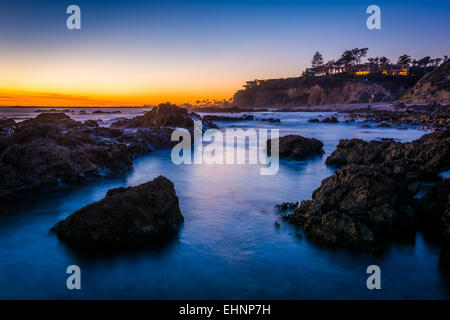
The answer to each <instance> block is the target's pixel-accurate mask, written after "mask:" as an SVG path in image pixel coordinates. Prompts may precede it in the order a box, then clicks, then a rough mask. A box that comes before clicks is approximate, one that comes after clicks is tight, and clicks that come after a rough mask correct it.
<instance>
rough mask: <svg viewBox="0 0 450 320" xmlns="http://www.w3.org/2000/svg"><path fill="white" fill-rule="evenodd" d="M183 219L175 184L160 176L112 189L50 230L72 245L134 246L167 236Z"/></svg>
mask: <svg viewBox="0 0 450 320" xmlns="http://www.w3.org/2000/svg"><path fill="white" fill-rule="evenodd" d="M182 222H183V216H182V214H181V212H180V207H179V204H178V197H177V195H176V193H175V188H174V185H173V183H172V182H171V181H170V180H169V179H167V178H165V177H163V176H159V177H158V178H156V179H154V180H153V181H151V182H147V183H144V184H141V185H139V186H136V187H128V188H117V189H111V190H109V191H108V193H107V194H106V197H105V198H103V199H102V200H100V201H98V202H94V203H92V204H89V205H87V206H86V207H84V208H82V209H80V210H78V211H76V212H75V213H73V214H72V215H70V216H69V217H67V218H66V219H64V220H62V221H60V222H58V223H57V224H56V225H55V226H54V227H53V228H52V229H51V230H52V231H54V232H55V233H56V234H57V235H58V238H60V239H61V240H63V241H65V242H67V243H68V244H70V245H73V246H78V247H88V248H100V247H101V248H104V247H108V248H118V247H135V246H145V245H150V244H152V243H153V242H154V241H157V240H161V239H165V238H167V237H170V236H171V235H173V234H174V233H175V232H176V231H177V229H178V227H179V226H180V224H181V223H182Z"/></svg>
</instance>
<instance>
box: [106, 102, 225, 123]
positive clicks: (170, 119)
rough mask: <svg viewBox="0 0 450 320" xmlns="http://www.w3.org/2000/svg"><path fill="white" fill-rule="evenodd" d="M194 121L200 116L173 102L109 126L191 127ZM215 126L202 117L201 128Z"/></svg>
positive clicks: (200, 118) (198, 119)
mask: <svg viewBox="0 0 450 320" xmlns="http://www.w3.org/2000/svg"><path fill="white" fill-rule="evenodd" d="M194 121H202V117H201V116H200V115H198V114H197V113H195V112H188V111H187V109H185V108H181V107H178V106H177V105H174V104H169V103H163V104H160V105H159V106H158V107H155V108H153V109H152V110H150V111H148V112H146V113H145V114H144V115H143V116H137V117H135V118H133V119H122V120H118V121H116V122H114V123H113V124H112V125H111V127H115V128H153V127H156V128H160V127H176V128H185V129H193V128H194ZM215 127H216V126H215V125H214V124H213V123H212V122H211V121H209V120H207V119H203V129H209V128H215Z"/></svg>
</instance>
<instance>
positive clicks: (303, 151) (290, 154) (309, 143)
mask: <svg viewBox="0 0 450 320" xmlns="http://www.w3.org/2000/svg"><path fill="white" fill-rule="evenodd" d="M272 140H273V139H269V140H267V148H266V149H267V153H268V154H269V155H270V154H271V144H272ZM278 140H279V141H278V143H279V155H280V157H286V158H294V159H297V160H304V159H308V158H312V157H314V156H318V155H322V154H323V153H324V151H323V149H322V147H323V143H322V141H320V140H317V139H314V138H305V137H302V136H298V135H288V136H284V137H280V138H279V139H278Z"/></svg>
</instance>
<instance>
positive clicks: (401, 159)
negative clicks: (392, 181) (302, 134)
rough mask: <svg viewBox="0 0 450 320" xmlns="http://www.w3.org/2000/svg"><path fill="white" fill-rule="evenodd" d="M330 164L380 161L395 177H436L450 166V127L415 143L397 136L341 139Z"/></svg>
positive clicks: (374, 162) (328, 159)
mask: <svg viewBox="0 0 450 320" xmlns="http://www.w3.org/2000/svg"><path fill="white" fill-rule="evenodd" d="M326 163H327V164H328V165H333V166H343V165H347V164H366V165H367V164H379V165H381V167H382V169H383V170H384V171H385V172H386V173H387V174H388V175H392V176H396V178H398V177H399V176H405V177H407V176H408V175H409V176H413V175H414V176H417V178H419V177H420V178H422V179H432V178H434V177H435V176H436V175H437V174H438V173H440V172H442V171H446V170H449V169H450V130H441V131H437V132H434V133H430V134H426V135H424V136H422V137H421V138H420V139H417V140H414V141H412V142H407V143H401V142H396V141H394V140H393V139H381V140H373V141H369V142H367V141H363V140H360V139H351V140H346V139H343V140H340V141H339V144H338V146H337V148H336V150H335V151H334V152H333V153H332V154H331V155H330V156H329V157H328V158H327V160H326Z"/></svg>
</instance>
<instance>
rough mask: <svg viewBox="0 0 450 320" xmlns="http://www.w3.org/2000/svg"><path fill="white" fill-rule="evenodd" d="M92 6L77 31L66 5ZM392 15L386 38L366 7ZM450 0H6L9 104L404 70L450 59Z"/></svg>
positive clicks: (219, 95) (91, 100)
mask: <svg viewBox="0 0 450 320" xmlns="http://www.w3.org/2000/svg"><path fill="white" fill-rule="evenodd" d="M71 4H76V5H78V6H79V7H80V9H81V30H68V29H67V27H66V19H67V17H68V16H69V14H67V13H66V8H67V7H68V6H69V5H71ZM371 4H376V5H378V6H379V7H380V8H381V30H369V29H367V27H366V19H367V17H368V16H369V15H368V14H366V8H367V7H368V6H369V5H371ZM448 17H450V1H447V0H445V1H415V0H413V1H408V2H406V1H398V0H386V1H385V0H383V1H379V0H371V1H364V0H363V1H361V0H359V1H356V0H345V1H337V0H315V1H300V0H297V1H294V0H229V1H215V0H210V1H205V0H203V1H201V0H197V1H190V0H185V1H176V0H166V1H151V0H147V1H142V0H127V1H114V0H89V1H85V0H70V1H61V0H53V1H51V0H32V1H30V0H28V1H24V0H14V1H6V0H0V106H9V105H20V106H27V105H28V106H125V105H143V104H158V103H161V102H165V101H171V102H173V103H178V104H181V103H192V104H194V103H195V101H196V100H203V99H206V98H208V99H220V100H221V99H228V98H231V97H232V96H233V94H234V92H236V90H239V89H241V88H242V85H243V84H244V82H245V81H247V80H253V79H269V78H287V77H296V76H299V75H300V74H301V72H302V71H303V70H304V69H305V68H306V67H309V66H310V64H311V59H312V56H313V54H314V52H315V51H316V50H318V51H319V52H320V53H322V55H323V56H324V59H325V60H331V59H337V58H339V56H340V55H341V53H342V52H343V51H344V50H346V49H352V48H355V47H359V48H362V47H368V48H369V52H368V57H375V56H383V55H384V56H387V57H388V58H390V59H391V60H392V61H396V60H397V58H398V57H399V56H400V55H402V54H404V53H407V54H409V55H411V56H412V57H413V58H422V57H423V56H427V55H430V56H431V57H432V58H434V57H442V56H443V55H450V41H449V40H450V39H449V38H450V36H449V35H450V19H449V18H448Z"/></svg>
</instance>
